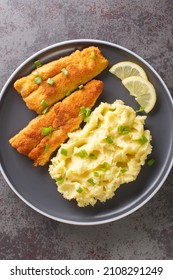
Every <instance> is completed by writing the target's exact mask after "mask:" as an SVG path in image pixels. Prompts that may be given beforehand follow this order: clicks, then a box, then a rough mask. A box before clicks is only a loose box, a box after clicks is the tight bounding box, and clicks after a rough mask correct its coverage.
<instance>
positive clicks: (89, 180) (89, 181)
mask: <svg viewBox="0 0 173 280" xmlns="http://www.w3.org/2000/svg"><path fill="white" fill-rule="evenodd" d="M87 182H88V183H89V184H90V185H92V186H95V184H96V183H95V182H94V180H93V178H89V179H88V180H87Z"/></svg>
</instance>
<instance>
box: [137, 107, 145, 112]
mask: <svg viewBox="0 0 173 280" xmlns="http://www.w3.org/2000/svg"><path fill="white" fill-rule="evenodd" d="M144 110H145V107H142V106H141V107H140V108H139V110H137V111H136V113H139V112H142V111H144Z"/></svg>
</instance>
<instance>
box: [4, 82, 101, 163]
mask: <svg viewBox="0 0 173 280" xmlns="http://www.w3.org/2000/svg"><path fill="white" fill-rule="evenodd" d="M102 90H103V82H102V81H98V80H92V81H90V82H88V83H87V84H86V85H85V86H84V87H83V88H82V89H80V90H77V91H75V92H74V93H73V94H72V95H70V96H68V97H66V98H65V99H64V100H63V101H62V102H58V103H57V104H55V105H54V106H53V107H52V108H51V109H50V111H49V112H48V113H47V114H46V115H41V116H38V117H36V118H35V119H34V120H32V121H31V122H30V123H29V124H28V125H27V127H25V128H24V129H23V130H22V131H20V132H19V133H18V134H17V135H15V136H14V137H13V138H11V139H10V141H9V142H10V144H11V145H12V147H14V148H15V149H17V151H18V152H19V153H22V154H24V155H27V156H28V157H29V158H31V159H32V160H33V161H34V165H35V166H37V165H45V164H46V163H47V162H48V161H49V159H50V156H51V155H52V153H53V152H54V151H55V150H56V149H57V148H58V147H59V146H60V145H61V143H63V142H64V141H65V140H66V139H67V138H68V133H69V132H71V131H73V130H75V129H77V128H78V127H79V125H80V123H81V122H82V120H83V115H82V114H81V110H80V107H82V106H84V107H90V108H91V107H92V106H93V105H94V104H95V102H96V100H97V98H98V97H99V95H100V94H101V93H102ZM43 128H46V129H47V128H49V129H50V128H51V130H52V131H51V133H50V134H49V135H43V134H42V129H43Z"/></svg>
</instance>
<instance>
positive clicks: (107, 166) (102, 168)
mask: <svg viewBox="0 0 173 280" xmlns="http://www.w3.org/2000/svg"><path fill="white" fill-rule="evenodd" d="M109 168H110V164H109V163H108V162H104V163H103V165H102V167H101V169H100V170H101V171H103V172H106V171H107V170H108V169H109Z"/></svg>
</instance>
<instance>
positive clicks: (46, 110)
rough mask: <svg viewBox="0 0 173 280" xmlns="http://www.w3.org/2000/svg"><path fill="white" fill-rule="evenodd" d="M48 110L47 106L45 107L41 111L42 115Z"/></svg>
mask: <svg viewBox="0 0 173 280" xmlns="http://www.w3.org/2000/svg"><path fill="white" fill-rule="evenodd" d="M48 110H49V107H46V108H45V109H44V110H43V111H42V112H41V113H42V114H43V115H44V114H46V113H47V111H48Z"/></svg>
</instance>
